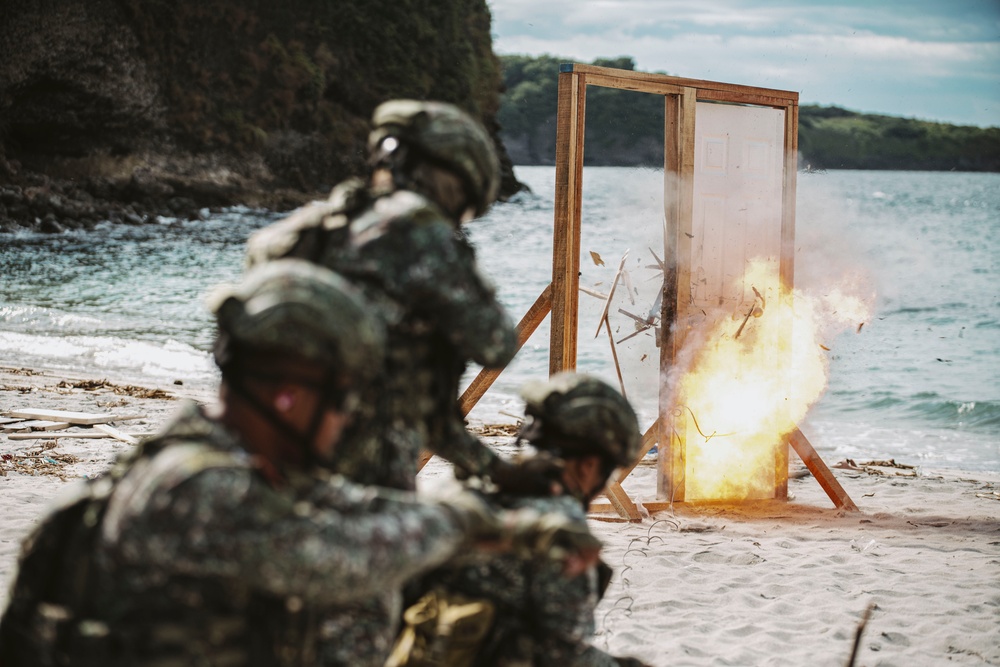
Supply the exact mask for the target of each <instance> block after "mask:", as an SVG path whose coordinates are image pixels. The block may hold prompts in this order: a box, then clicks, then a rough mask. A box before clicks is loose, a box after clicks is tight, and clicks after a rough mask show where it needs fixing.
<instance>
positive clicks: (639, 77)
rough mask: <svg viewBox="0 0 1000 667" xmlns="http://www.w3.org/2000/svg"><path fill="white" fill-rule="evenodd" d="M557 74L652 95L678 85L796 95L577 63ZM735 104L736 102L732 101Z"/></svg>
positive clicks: (781, 96) (794, 99) (794, 97)
mask: <svg viewBox="0 0 1000 667" xmlns="http://www.w3.org/2000/svg"><path fill="white" fill-rule="evenodd" d="M559 71H560V73H568V72H572V73H574V74H582V75H586V76H587V82H588V83H589V82H590V77H591V75H598V76H606V77H612V78H614V79H627V80H630V81H633V82H635V85H636V86H649V88H648V89H645V88H635V90H644V91H645V92H651V93H655V92H657V91H658V87H661V86H677V87H681V88H698V89H701V90H711V91H719V92H723V93H725V92H729V93H733V94H734V95H763V96H766V97H773V98H777V99H780V100H787V101H791V102H798V99H799V94H798V93H797V92H795V91H792V90H778V89H776V88H760V87H758V86H743V85H739V84H735V83H724V82H722V81H707V80H705V79H685V78H683V77H679V76H670V75H669V74H653V73H650V72H634V71H630V70H621V69H615V68H613V67H598V66H596V65H582V64H579V63H564V64H562V65H560V66H559ZM733 101H735V102H738V101H739V100H736V99H734V100H733Z"/></svg>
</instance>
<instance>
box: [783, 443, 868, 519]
mask: <svg viewBox="0 0 1000 667" xmlns="http://www.w3.org/2000/svg"><path fill="white" fill-rule="evenodd" d="M788 444H790V445H791V446H792V449H794V450H795V453H796V454H798V455H799V458H801V459H802V462H803V463H805V464H806V468H808V469H809V472H811V473H812V475H813V477H815V478H816V481H817V482H819V485H820V486H822V487H823V490H824V491H826V495H828V496H830V500H832V501H833V504H834V505H835V506H836V507H837V508H838V509H845V510H847V511H849V512H857V511H858V506H857V505H855V504H854V501H853V500H851V497H850V496H849V495H847V491H845V490H844V487H842V486H841V485H840V482H838V481H837V478H836V477H834V476H833V472H831V471H830V469H829V468H828V467H827V466H826V463H824V462H823V459H822V458H820V455H819V454H818V453H817V452H816V450H815V449H813V446H812V444H811V443H810V442H809V440H807V439H806V436H805V435H804V434H803V433H802V431H800V430H799V429H798V428H796V429H795V430H794V431H792V432H791V433H789V434H788Z"/></svg>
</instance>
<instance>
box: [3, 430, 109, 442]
mask: <svg viewBox="0 0 1000 667" xmlns="http://www.w3.org/2000/svg"><path fill="white" fill-rule="evenodd" d="M110 437H111V436H110V435H108V434H107V433H80V432H79V431H68V432H66V433H11V434H9V435H8V436H7V439H8V440H55V439H56V438H85V439H88V440H89V439H92V438H110Z"/></svg>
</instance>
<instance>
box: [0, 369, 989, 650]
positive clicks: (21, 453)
mask: <svg viewBox="0 0 1000 667" xmlns="http://www.w3.org/2000/svg"><path fill="white" fill-rule="evenodd" d="M183 399H191V400H196V401H199V402H210V401H212V400H213V395H212V393H211V392H207V391H205V390H199V389H193V388H190V387H186V386H185V385H183V384H180V385H177V384H169V385H165V386H160V387H156V386H136V385H128V384H122V383H117V384H116V383H108V382H103V381H102V380H101V379H100V378H86V377H67V375H66V373H64V372H54V371H46V370H39V369H32V370H28V369H18V368H13V367H7V368H0V412H7V411H10V410H23V409H28V408H30V409H48V410H66V411H73V412H88V413H110V414H114V415H121V416H124V417H140V418H136V419H125V420H121V421H113V422H112V426H113V427H114V428H115V429H117V430H119V431H120V432H122V433H125V434H133V435H142V434H146V433H150V432H154V431H155V430H156V429H157V428H159V427H160V426H162V425H163V424H164V423H165V422H166V420H167V419H169V417H170V415H171V414H172V413H173V412H174V411H175V410H176V409H177V407H178V405H179V401H180V400H183ZM470 428H472V429H473V430H476V431H479V432H480V433H485V434H487V435H486V439H487V441H488V442H490V443H491V444H492V445H494V446H495V447H497V448H498V450H500V451H501V452H502V453H510V452H511V451H512V448H511V445H510V438H509V437H506V436H497V435H489V434H490V433H496V432H499V431H502V429H496V428H493V427H491V426H490V425H488V424H482V423H475V422H472V423H470ZM74 430H79V429H74ZM51 433H56V432H55V431H53V432H51ZM130 447H132V445H130V444H128V443H126V442H124V441H122V440H118V439H114V438H100V439H95V438H91V439H75V438H71V437H60V438H58V439H54V440H53V439H47V440H12V439H10V438H9V437H8V436H6V435H5V436H0V454H2V455H3V457H2V459H3V460H2V462H0V470H2V472H3V474H2V476H0V522H2V530H0V594H2V595H3V597H4V598H5V597H6V592H7V589H8V586H9V584H10V578H11V577H12V576H13V573H14V570H15V566H16V560H17V553H18V550H19V547H20V542H21V540H22V539H23V538H24V537H25V536H26V535H27V533H28V532H29V531H30V530H31V527H32V526H33V525H34V524H35V523H36V522H37V521H38V519H39V518H40V517H41V516H43V514H44V512H45V511H46V508H47V507H48V506H49V504H50V503H51V502H52V501H53V499H55V498H56V497H57V496H58V494H59V493H60V492H62V491H63V490H64V489H66V488H67V486H68V485H69V484H72V483H73V481H74V480H75V479H78V478H80V477H82V476H84V475H97V474H100V473H101V472H102V471H103V470H105V469H106V468H107V467H108V465H109V464H110V463H111V461H112V460H113V459H114V457H115V456H117V455H118V454H120V453H122V452H124V451H126V450H128V449H129V448H130ZM827 463H828V464H829V465H830V466H831V468H832V469H833V470H834V473H835V475H836V477H837V479H838V481H840V483H841V484H842V485H843V487H844V488H845V490H846V491H847V492H848V493H849V494H850V496H851V497H852V499H853V500H854V502H855V503H856V504H857V505H858V507H859V508H860V511H859V512H845V511H842V510H837V509H835V508H834V507H833V504H832V503H831V501H830V500H829V499H828V498H827V496H826V494H825V493H824V492H823V490H822V489H821V488H820V486H819V484H818V483H817V482H816V480H815V479H813V478H812V477H811V476H808V475H804V474H803V472H802V466H801V464H800V462H799V461H798V460H797V459H795V458H794V457H793V459H792V470H791V472H792V475H791V479H790V480H789V496H790V499H789V501H788V502H778V501H757V502H754V503H750V504H744V505H723V504H706V505H686V504H683V505H682V504H677V505H675V506H674V508H673V509H672V510H669V511H661V512H656V513H654V514H652V515H651V516H644V517H643V520H642V521H641V522H639V523H628V522H622V521H618V520H616V516H615V515H613V514H592V515H591V522H590V523H591V527H592V529H593V531H594V532H595V533H596V534H597V535H598V536H599V537H600V538H601V539H602V540H603V542H604V544H605V549H604V554H603V558H604V560H605V561H606V562H607V563H608V564H609V565H611V566H612V567H613V568H614V570H615V575H614V578H613V580H612V583H611V585H610V587H609V589H608V591H607V593H606V594H605V597H604V599H603V600H602V602H601V603H600V605H599V607H598V609H597V612H596V614H595V621H596V626H597V633H596V636H595V637H594V643H595V644H596V645H597V646H598V647H600V648H604V649H607V650H609V651H610V652H612V653H615V654H622V655H633V656H636V657H639V658H642V659H644V660H646V661H647V662H649V663H650V664H652V665H657V666H660V665H664V666H666V665H699V666H700V665H706V666H707V665H747V666H750V665H831V666H834V665H846V664H847V661H848V659H849V657H850V655H851V651H852V648H853V645H854V641H855V636H856V632H857V629H858V625H859V621H860V620H861V618H862V616H863V615H864V613H865V610H866V609H868V608H869V606H871V615H870V618H869V620H868V622H867V624H866V626H865V628H864V631H863V633H862V636H861V641H860V645H859V648H858V652H857V658H856V661H855V665H857V666H859V667H860V666H862V665H864V666H867V667H876V666H889V665H897V666H911V665H944V664H948V665H998V664H1000V641H998V640H1000V474H997V473H994V472H989V471H976V472H963V471H959V470H927V469H924V468H922V467H914V468H910V467H906V466H907V465H908V463H909V462H907V461H902V460H900V461H896V462H895V463H896V465H864V464H865V461H863V460H861V459H856V460H854V461H853V464H854V465H852V466H851V467H850V468H841V467H837V466H838V465H850V464H848V463H847V462H846V461H827ZM876 463H882V464H887V463H889V462H887V461H882V462H876ZM449 477H450V474H449V468H448V465H447V464H446V463H444V462H442V461H440V460H439V459H433V460H432V461H431V463H429V464H428V466H427V467H426V468H425V469H424V471H423V472H422V473H421V478H420V488H421V491H422V492H425V491H427V490H429V489H432V488H433V487H434V486H437V485H438V484H441V483H444V482H445V480H447V479H448V478H449ZM623 487H624V488H625V490H626V491H627V492H629V494H630V495H631V496H632V497H633V498H634V499H638V500H654V497H653V496H654V492H655V468H654V466H653V465H652V463H651V462H647V461H644V462H643V463H642V464H640V465H639V466H638V467H637V468H636V470H635V471H634V472H633V474H632V475H630V476H629V477H628V478H627V479H626V480H624V482H623Z"/></svg>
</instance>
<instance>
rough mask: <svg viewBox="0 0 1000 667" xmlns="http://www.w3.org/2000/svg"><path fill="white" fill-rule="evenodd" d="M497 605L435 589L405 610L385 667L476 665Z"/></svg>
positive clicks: (463, 666)
mask: <svg viewBox="0 0 1000 667" xmlns="http://www.w3.org/2000/svg"><path fill="white" fill-rule="evenodd" d="M494 614H495V607H494V605H493V603H492V602H490V601H489V600H486V599H483V598H470V597H467V596H464V595H461V594H459V593H456V592H453V591H448V590H446V589H444V588H434V589H432V590H430V591H428V592H427V593H426V594H425V595H424V596H423V597H421V598H420V599H419V600H417V602H416V603H414V604H413V605H412V606H410V607H409V608H407V609H406V611H405V612H404V613H403V622H404V627H403V631H402V632H401V633H400V635H399V637H398V638H397V640H396V644H395V646H393V649H392V653H391V654H390V655H389V659H388V660H387V661H386V663H385V667H473V666H474V665H482V664H483V663H482V662H481V661H480V660H478V658H479V656H480V651H481V649H482V646H483V644H484V642H485V640H486V638H487V635H488V634H489V633H490V630H492V629H493V619H494Z"/></svg>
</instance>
